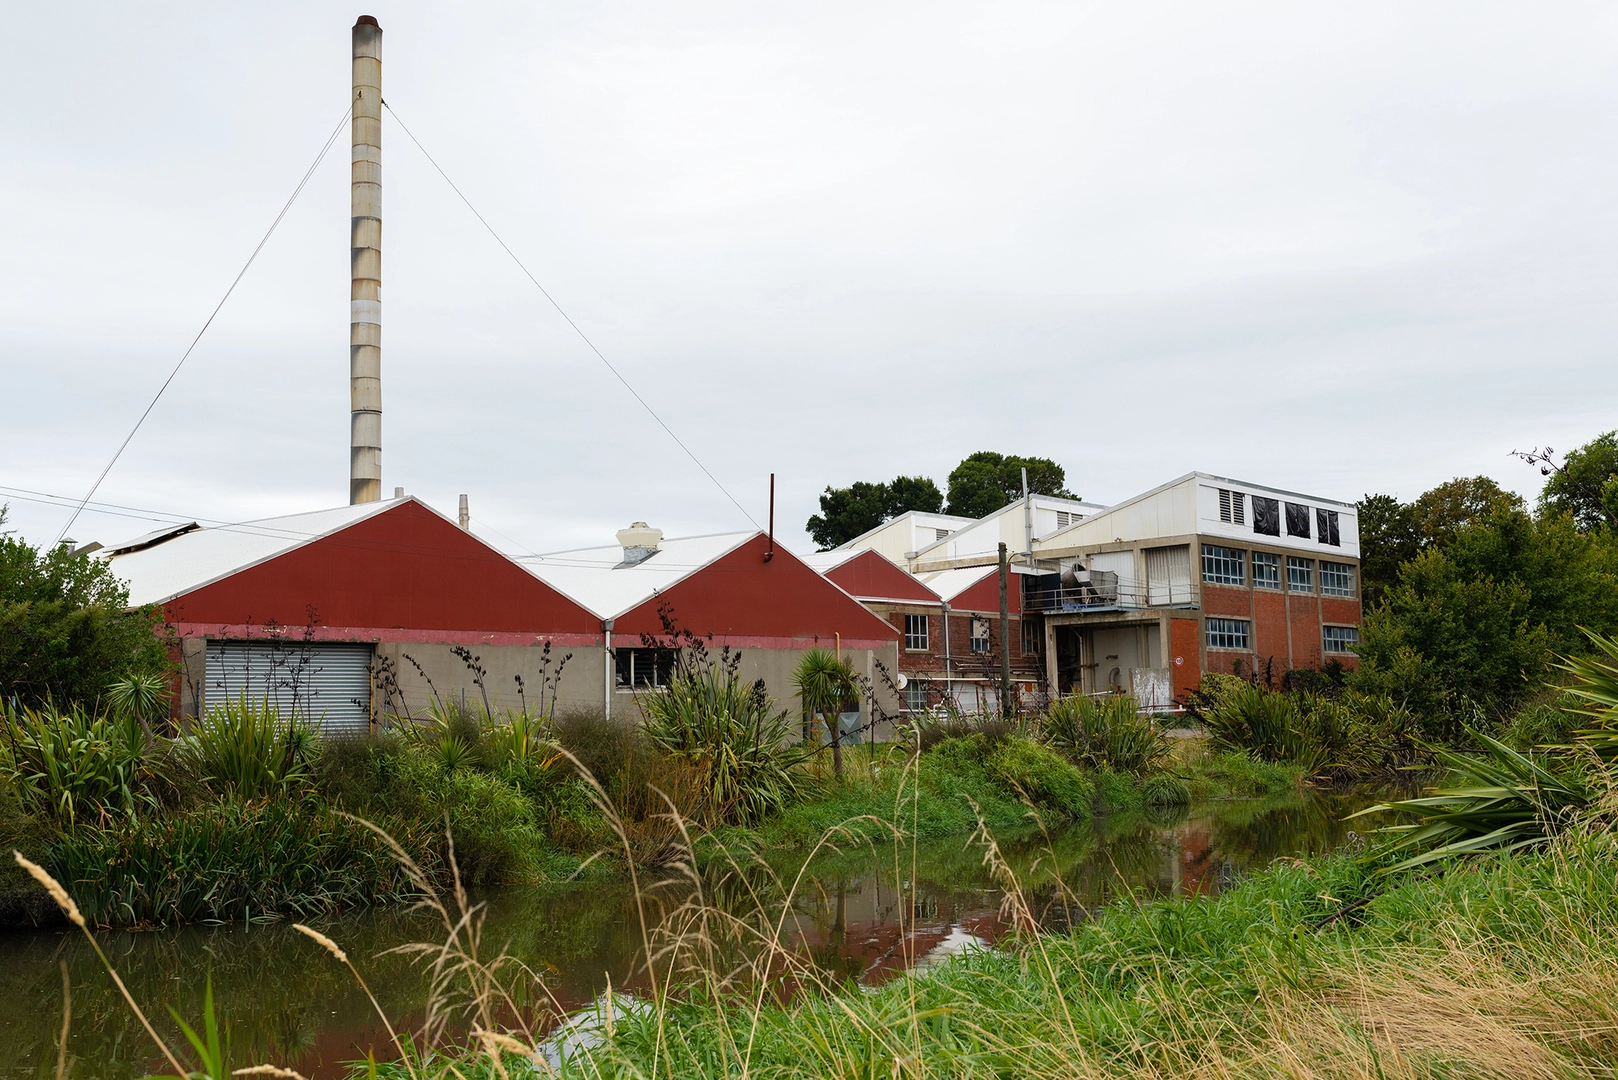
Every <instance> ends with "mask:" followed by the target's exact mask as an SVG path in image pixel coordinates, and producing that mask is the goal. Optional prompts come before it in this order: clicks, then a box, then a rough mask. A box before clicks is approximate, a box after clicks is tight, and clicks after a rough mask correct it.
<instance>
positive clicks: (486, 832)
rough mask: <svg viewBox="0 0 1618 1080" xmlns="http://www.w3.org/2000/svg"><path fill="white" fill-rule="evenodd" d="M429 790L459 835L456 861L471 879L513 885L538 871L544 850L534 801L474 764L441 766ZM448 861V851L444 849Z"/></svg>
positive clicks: (454, 833)
mask: <svg viewBox="0 0 1618 1080" xmlns="http://www.w3.org/2000/svg"><path fill="white" fill-rule="evenodd" d="M435 779H436V784H433V786H432V788H431V790H430V792H429V795H430V797H431V798H432V799H433V800H434V802H435V803H436V807H437V810H438V812H439V816H440V820H447V822H448V828H449V832H450V835H451V836H452V837H453V838H454V841H455V861H456V864H457V865H458V866H459V867H460V872H461V880H462V881H464V882H465V883H466V884H468V885H512V884H518V883H522V882H530V881H533V880H534V879H535V878H537V877H538V876H539V875H540V872H541V863H542V861H543V858H544V853H545V850H546V847H547V845H546V842H545V837H544V834H543V833H541V832H540V830H539V828H538V827H537V823H536V822H535V820H534V808H533V805H532V804H531V803H530V802H529V801H528V800H527V799H525V798H524V797H523V795H522V793H521V792H520V791H518V790H517V789H516V788H514V787H513V786H512V785H510V784H508V783H506V782H505V781H503V780H501V779H500V778H499V777H497V776H492V775H490V774H488V773H483V772H477V771H474V770H471V769H457V770H453V771H448V772H443V773H441V774H440V775H439V776H438V777H436V778H435ZM443 854H444V856H445V859H444V861H445V863H446V865H447V862H448V859H447V856H448V852H447V850H446V851H445V852H444V853H443Z"/></svg>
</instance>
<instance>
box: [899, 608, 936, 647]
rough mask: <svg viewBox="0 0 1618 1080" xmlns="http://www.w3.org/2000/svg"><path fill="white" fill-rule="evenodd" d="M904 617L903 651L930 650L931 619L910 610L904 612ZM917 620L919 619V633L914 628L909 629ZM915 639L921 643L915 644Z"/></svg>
mask: <svg viewBox="0 0 1618 1080" xmlns="http://www.w3.org/2000/svg"><path fill="white" fill-rule="evenodd" d="M904 617H905V625H904V634H905V652H931V651H932V629H931V623H932V620H931V619H930V618H928V616H927V615H926V614H917V613H915V612H912V611H907V612H905V613H904ZM917 620H919V621H920V624H921V632H920V633H917V632H916V631H915V630H913V629H911V628H912V627H913V626H914V625H915V624H916V622H917ZM917 639H920V641H921V644H919V645H917V644H916V643H915V642H916V641H917Z"/></svg>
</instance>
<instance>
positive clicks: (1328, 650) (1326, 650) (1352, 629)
mask: <svg viewBox="0 0 1618 1080" xmlns="http://www.w3.org/2000/svg"><path fill="white" fill-rule="evenodd" d="M1328 630H1341V631H1344V632H1346V633H1348V634H1352V635H1353V640H1352V641H1349V640H1347V639H1346V638H1344V639H1340V640H1339V641H1338V644H1340V645H1343V646H1345V647H1344V648H1340V649H1333V648H1332V647H1331V645H1332V639H1331V638H1329V637H1328V636H1327V635H1326V632H1327V631H1328ZM1359 643H1360V628H1359V627H1357V626H1344V625H1342V624H1340V623H1325V624H1322V626H1321V627H1320V653H1321V655H1322V656H1356V655H1358V654H1357V653H1355V652H1354V650H1353V649H1352V648H1347V647H1346V646H1351V645H1358V644H1359Z"/></svg>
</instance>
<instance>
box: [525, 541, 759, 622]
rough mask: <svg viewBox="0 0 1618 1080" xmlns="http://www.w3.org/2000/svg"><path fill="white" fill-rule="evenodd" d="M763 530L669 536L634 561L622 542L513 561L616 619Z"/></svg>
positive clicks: (605, 616)
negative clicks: (628, 561)
mask: <svg viewBox="0 0 1618 1080" xmlns="http://www.w3.org/2000/svg"><path fill="white" fill-rule="evenodd" d="M758 535H759V533H758V531H756V530H755V531H753V532H733V533H714V534H712V535H710V536H688V537H683V538H680V539H675V540H667V539H665V540H663V541H661V542H659V544H658V546H657V553H656V554H654V555H652V556H651V557H650V558H648V559H646V560H645V561H644V562H639V563H636V564H635V565H634V566H621V565H620V564H621V563H622V562H623V561H624V549H623V548H622V547H620V546H618V545H617V544H612V545H610V546H608V547H593V548H576V549H574V550H572V551H553V552H550V553H548V554H545V555H518V556H515V557H514V561H515V562H516V563H517V565H519V566H521V567H522V568H523V569H524V570H527V571H528V572H529V573H531V574H533V575H534V576H535V577H537V578H539V580H541V581H543V582H544V583H545V584H547V585H549V586H550V587H551V588H553V589H555V590H556V591H558V592H560V593H561V594H562V595H564V596H566V597H567V598H568V599H570V600H572V601H573V602H574V603H576V604H578V605H580V606H581V607H584V608H586V609H587V610H589V611H591V612H593V613H594V614H595V615H596V616H598V617H600V618H603V619H616V618H617V617H618V616H620V615H622V614H624V613H625V612H627V611H630V610H632V609H634V608H637V607H639V606H640V605H641V604H644V603H645V602H646V601H648V600H650V599H651V598H652V597H653V596H655V595H657V594H658V593H660V592H664V591H666V590H667V589H669V588H670V587H672V586H673V585H675V584H676V583H677V582H679V581H682V580H683V579H685V578H687V577H690V576H691V575H692V574H694V573H696V572H697V571H698V570H701V569H702V568H703V567H705V566H708V565H709V564H710V563H713V562H714V561H716V560H718V559H721V558H723V557H724V556H726V555H729V554H730V553H731V552H732V551H735V550H736V549H737V548H739V547H741V546H742V545H743V544H745V543H746V542H747V541H749V540H751V539H752V538H753V537H755V536H758Z"/></svg>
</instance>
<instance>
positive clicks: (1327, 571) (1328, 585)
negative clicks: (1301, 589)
mask: <svg viewBox="0 0 1618 1080" xmlns="http://www.w3.org/2000/svg"><path fill="white" fill-rule="evenodd" d="M1320 593H1321V595H1322V596H1353V595H1354V568H1353V567H1352V566H1350V565H1349V564H1348V563H1336V562H1326V561H1325V560H1324V559H1322V560H1321V561H1320Z"/></svg>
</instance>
